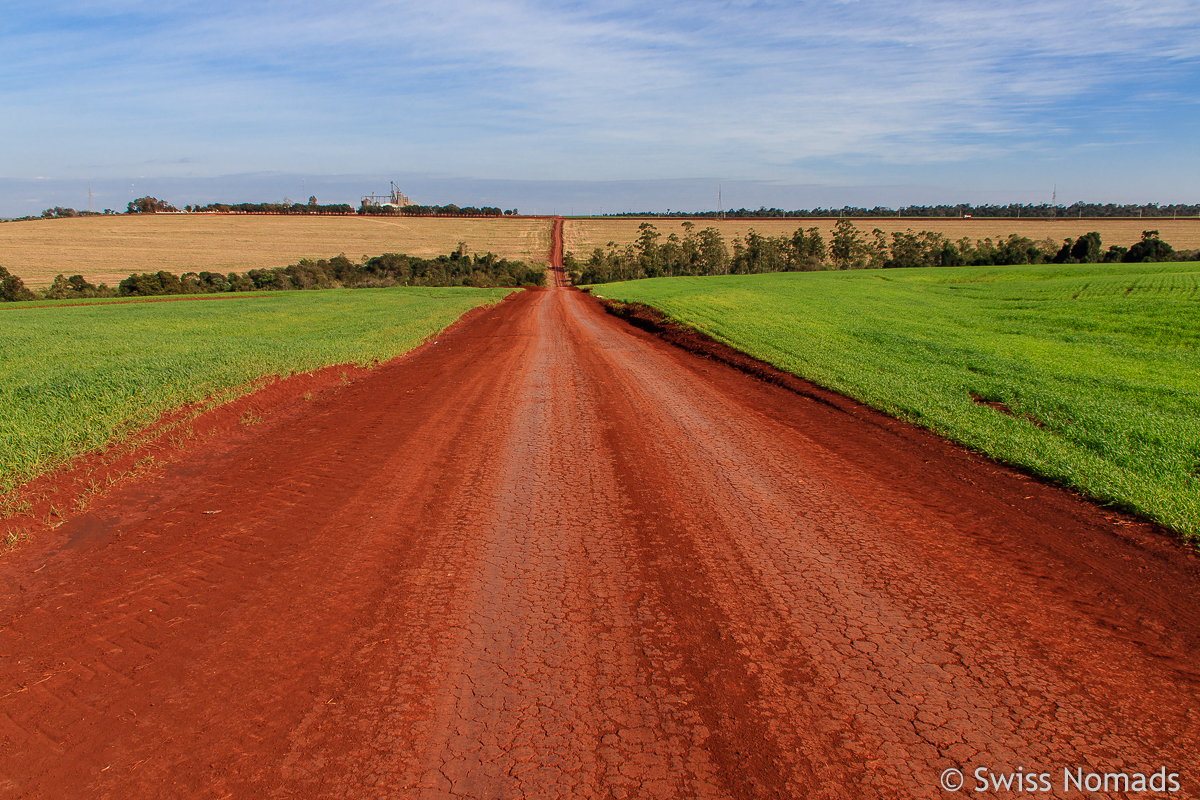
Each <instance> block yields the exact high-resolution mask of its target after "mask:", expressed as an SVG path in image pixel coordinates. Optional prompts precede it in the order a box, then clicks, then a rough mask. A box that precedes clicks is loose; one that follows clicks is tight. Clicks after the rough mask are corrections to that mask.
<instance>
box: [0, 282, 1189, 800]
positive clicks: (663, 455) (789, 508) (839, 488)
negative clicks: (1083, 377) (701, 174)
mask: <svg viewBox="0 0 1200 800" xmlns="http://www.w3.org/2000/svg"><path fill="white" fill-rule="evenodd" d="M814 397H816V398H817V399H813V398H811V397H806V396H803V395H800V394H796V393H794V392H790V391H787V390H786V389H783V388H780V387H777V386H773V385H769V384H767V383H763V382H760V381H756V380H754V379H752V378H749V377H747V376H746V375H744V374H742V373H740V372H736V371H734V370H732V369H729V368H727V367H724V366H722V365H720V364H718V363H716V362H714V361H710V360H705V359H703V358H700V357H697V356H695V355H692V354H690V353H687V352H684V351H682V350H679V349H677V348H673V347H671V346H669V345H667V344H664V343H663V342H661V341H660V340H658V339H656V338H654V337H653V336H651V335H650V334H647V333H643V332H642V331H640V330H637V329H635V328H633V327H631V326H629V325H628V324H627V323H625V322H623V321H620V320H618V319H615V318H613V317H611V316H609V315H607V314H605V313H604V312H603V310H602V309H601V308H600V307H599V305H598V303H597V302H596V301H595V300H594V299H592V298H589V297H587V296H586V295H583V294H580V293H578V292H575V291H572V290H567V289H558V288H556V289H549V290H540V291H530V292H524V293H521V294H520V295H517V296H515V297H513V298H511V299H509V300H508V301H506V302H504V303H502V304H500V305H498V306H496V307H493V308H492V309H490V310H488V311H486V312H485V313H481V314H478V315H476V316H474V317H473V318H472V319H470V320H469V321H467V322H464V323H462V324H460V325H458V326H456V327H455V328H453V329H451V330H450V331H449V332H447V333H445V334H443V335H442V336H440V337H439V339H438V341H437V343H436V344H433V343H431V344H428V345H426V346H425V347H423V348H422V349H420V350H419V351H417V352H415V353H413V354H411V355H409V356H408V357H406V358H403V359H400V360H398V361H396V362H393V363H391V364H387V365H383V366H381V367H379V368H377V369H374V370H371V371H369V372H367V373H366V374H365V375H364V376H362V377H359V378H357V379H356V380H354V381H352V382H351V383H350V384H349V385H347V386H344V387H341V388H339V389H338V390H337V391H328V392H321V393H317V394H315V395H313V396H312V397H311V398H310V399H307V400H303V401H298V402H297V403H294V404H292V405H288V406H286V407H281V410H279V411H278V412H277V413H272V412H270V411H269V410H265V411H263V416H264V421H263V422H261V423H260V424H257V425H253V426H251V427H248V428H244V429H243V430H241V431H240V432H238V433H235V434H230V435H221V436H216V437H213V438H211V439H208V440H206V441H204V442H202V443H200V444H197V445H196V446H195V447H194V448H193V449H192V450H191V451H189V452H188V453H187V454H186V455H185V457H182V458H179V459H177V460H176V461H174V462H172V463H171V464H169V465H167V466H166V467H164V468H163V469H162V470H160V471H159V473H158V474H156V475H155V476H153V477H151V478H150V479H147V480H145V481H143V482H140V483H138V484H136V485H131V486H126V487H125V488H122V489H120V490H117V491H114V492H113V493H112V494H110V495H109V496H108V497H107V498H106V499H104V500H103V501H101V502H100V503H98V504H97V505H95V506H93V508H92V509H91V510H90V511H89V512H88V513H86V514H84V515H82V516H78V517H75V518H74V519H72V520H70V521H69V522H67V523H66V524H64V525H62V526H61V527H59V528H57V529H56V530H55V531H53V532H52V533H51V534H47V535H45V536H43V537H40V538H38V539H37V540H35V541H32V542H29V543H27V544H25V545H24V546H22V547H20V548H18V549H17V550H15V551H13V552H10V553H8V554H7V555H5V556H2V557H0V745H2V746H0V797H4V798H18V797H19V798H35V797H36V798H47V797H63V798H84V797H87V798H106V797H110V798H123V799H125V800H128V799H129V798H163V797H188V798H226V797H237V798H242V797H245V798H251V797H253V798H296V797H300V798H424V797H431V798H433V797H445V798H450V797H454V798H481V799H483V798H487V799H488V800H491V799H493V798H534V797H546V798H550V797H561V798H592V797H596V798H600V797H618V798H621V797H629V798H667V797H680V798H690V797H736V798H748V797H814V798H869V797H881V798H893V797H894V798H900V797H904V798H907V797H942V796H950V795H948V794H947V793H946V792H945V791H944V790H943V789H942V788H941V787H940V786H939V781H940V780H941V779H942V776H943V773H944V772H945V771H946V770H948V769H959V770H961V771H962V773H963V779H964V780H965V786H964V788H963V789H962V794H964V795H970V796H973V797H975V796H998V797H1002V796H1013V797H1015V796H1018V793H1016V792H1006V791H1003V790H1001V791H993V790H992V788H991V787H992V784H990V783H989V784H988V785H989V792H988V793H985V794H976V793H972V791H971V790H972V789H974V788H976V787H977V785H978V784H977V781H978V780H979V779H978V778H977V775H978V774H979V773H977V772H976V770H979V769H984V770H988V771H989V772H985V773H983V774H984V779H985V780H988V781H991V780H993V778H995V777H997V776H998V777H999V778H1000V779H1001V780H1003V779H1004V776H1005V775H1007V776H1008V780H1009V781H1010V784H1009V785H1011V781H1012V780H1013V778H1012V775H1013V774H1016V773H1017V770H1018V768H1020V769H1021V770H1022V772H1021V773H1020V774H1021V775H1024V774H1025V773H1026V772H1034V773H1037V774H1039V775H1040V774H1042V773H1045V774H1047V775H1049V776H1050V780H1051V781H1052V784H1053V792H1052V794H1053V795H1054V796H1076V797H1082V796H1087V795H1085V794H1084V793H1082V792H1067V793H1064V792H1063V791H1062V789H1063V781H1064V776H1063V771H1064V770H1069V771H1070V773H1069V774H1070V775H1073V776H1077V777H1078V778H1079V779H1080V780H1088V779H1089V776H1091V775H1092V774H1095V775H1101V774H1103V773H1106V772H1107V773H1110V774H1113V775H1116V774H1119V773H1128V774H1130V775H1131V776H1132V775H1135V774H1137V773H1139V772H1140V773H1143V774H1146V775H1149V774H1151V773H1154V772H1156V771H1157V770H1159V769H1160V768H1164V767H1165V768H1166V769H1167V770H1168V772H1169V773H1177V774H1178V775H1179V778H1178V779H1177V780H1178V781H1179V782H1180V785H1181V793H1178V794H1175V795H1172V796H1196V792H1197V790H1198V787H1200V783H1198V781H1200V748H1198V747H1197V744H1198V741H1197V739H1198V733H1200V691H1198V689H1200V657H1198V653H1200V647H1198V646H1197V645H1198V644H1200V636H1198V634H1197V631H1198V630H1200V625H1198V622H1200V615H1198V612H1197V610H1196V603H1195V602H1194V598H1195V597H1196V596H1197V594H1196V592H1197V588H1198V587H1200V581H1198V580H1197V577H1196V575H1197V570H1196V561H1195V559H1194V558H1193V557H1190V556H1188V555H1187V554H1186V553H1184V552H1183V551H1182V550H1181V549H1180V548H1178V547H1176V546H1175V545H1173V544H1172V543H1171V542H1170V541H1169V539H1167V538H1165V537H1163V536H1161V535H1160V534H1159V533H1157V532H1155V531H1154V530H1153V529H1152V528H1151V527H1150V526H1148V525H1144V524H1140V523H1130V522H1129V521H1128V520H1125V519H1122V518H1120V517H1118V516H1117V515H1114V514H1110V513H1106V512H1104V511H1103V510H1101V509H1098V508H1096V507H1093V506H1091V505H1088V504H1086V503H1083V502H1081V501H1079V500H1078V499H1076V498H1074V497H1073V496H1071V495H1069V494H1067V493H1065V492H1062V491H1060V490H1057V489H1054V488H1051V487H1047V486H1044V485H1042V484H1040V483H1038V482H1036V481H1033V480H1030V479H1028V478H1026V477H1024V476H1022V475H1019V474H1017V473H1014V472H1011V471H1008V470H1005V469H1003V468H1000V467H997V466H995V465H993V464H991V463H990V462H987V461H986V460H984V459H981V458H979V457H976V456H973V455H970V454H967V453H964V452H962V451H960V450H958V449H957V448H954V447H952V446H950V445H948V444H946V443H945V442H942V441H941V440H939V439H937V438H936V437H934V436H932V435H929V434H926V433H923V432H921V431H918V430H915V429H912V428H910V427H908V426H906V425H903V424H901V423H898V422H895V421H892V420H888V419H886V418H883V417H882V416H880V415H877V414H875V413H873V412H871V411H869V410H868V409H865V408H862V407H861V406H858V405H856V404H854V403H852V402H849V401H844V400H838V399H837V398H832V399H831V398H829V397H823V396H819V395H814ZM948 774H949V775H950V777H951V779H953V775H954V773H948ZM1021 780H1024V778H1023V777H1022V778H1021ZM1031 780H1032V778H1031ZM1114 785H1115V784H1114ZM1041 796H1050V795H1049V794H1046V795H1041ZM1091 796H1106V793H1105V792H1103V791H1102V792H1098V793H1094V794H1092V795H1091ZM1112 796H1118V795H1116V794H1112ZM1131 796H1134V795H1131Z"/></svg>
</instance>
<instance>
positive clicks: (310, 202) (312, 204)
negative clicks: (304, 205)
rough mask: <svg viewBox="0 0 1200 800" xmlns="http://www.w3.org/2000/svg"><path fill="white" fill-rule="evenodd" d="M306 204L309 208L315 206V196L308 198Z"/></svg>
mask: <svg viewBox="0 0 1200 800" xmlns="http://www.w3.org/2000/svg"><path fill="white" fill-rule="evenodd" d="M308 204H309V205H310V206H315V205H317V196H316V195H315V194H314V195H312V196H311V197H309V198H308Z"/></svg>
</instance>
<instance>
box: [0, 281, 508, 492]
mask: <svg viewBox="0 0 1200 800" xmlns="http://www.w3.org/2000/svg"><path fill="white" fill-rule="evenodd" d="M512 291H513V290H512V289H467V288H457V287H456V288H448V289H446V288H443V289H432V288H394V289H366V290H362V289H360V290H336V289H335V290H329V291H323V292H278V293H271V294H270V295H267V296H243V297H237V296H229V297H228V298H222V299H210V300H196V301H183V302H168V303H146V302H137V303H111V302H109V303H100V304H95V305H74V306H72V305H69V304H62V303H58V304H53V305H50V304H38V305H36V306H34V305H33V304H29V305H26V304H4V305H2V306H0V494H3V493H4V492H6V491H9V490H11V489H12V488H14V487H15V486H17V485H19V484H20V483H22V482H24V481H26V480H28V479H30V478H31V477H33V476H35V475H38V474H40V473H44V472H46V471H48V470H52V469H54V468H56V467H58V466H60V465H62V464H63V463H64V462H66V461H67V460H69V459H70V458H71V457H73V456H75V455H78V454H80V453H84V452H87V451H90V450H93V449H95V448H99V447H102V446H104V445H106V444H108V443H110V442H112V441H114V440H118V439H120V438H121V437H123V436H126V435H128V434H130V433H132V432H135V431H137V430H138V429H140V428H142V427H144V426H146V425H147V424H149V423H151V422H153V421H154V419H156V418H157V417H158V415H160V414H161V413H162V412H164V411H167V410H169V409H172V408H177V407H180V406H183V405H186V404H189V403H193V402H196V401H201V400H205V399H207V398H211V397H213V396H214V395H217V394H219V393H222V392H226V391H228V390H231V389H235V388H237V387H244V386H246V385H247V384H248V383H249V382H251V381H253V380H254V379H256V378H260V377H263V376H266V375H272V374H279V375H287V374H289V373H291V372H307V371H309V370H313V369H317V368H319V367H324V366H329V365H331V364H344V363H349V362H355V363H358V364H363V365H365V364H370V363H371V362H372V361H374V360H376V359H377V360H379V361H386V360H387V359H390V358H393V357H395V356H397V355H399V354H401V353H403V352H405V351H407V350H410V349H412V348H413V347H415V346H416V345H418V344H420V343H421V342H422V341H423V340H424V339H425V337H427V336H429V335H431V334H434V333H436V332H438V331H440V330H442V329H443V328H445V327H446V326H447V325H449V324H450V323H451V322H453V321H454V320H456V319H457V318H458V317H460V316H461V315H462V314H464V313H465V312H467V311H468V310H470V309H472V308H474V307H476V306H479V305H483V304H488V303H495V302H499V301H500V300H501V299H502V298H504V297H505V296H506V295H508V294H510V293H511V292H512Z"/></svg>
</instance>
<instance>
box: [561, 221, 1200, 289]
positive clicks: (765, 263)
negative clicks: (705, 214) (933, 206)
mask: <svg viewBox="0 0 1200 800" xmlns="http://www.w3.org/2000/svg"><path fill="white" fill-rule="evenodd" d="M695 228H696V226H695V223H692V222H684V223H683V229H684V233H683V236H680V235H679V234H676V233H671V234H669V235H668V236H667V237H666V238H665V239H664V238H663V236H662V234H661V233H660V232H659V231H658V229H657V228H656V227H655V226H654V225H653V223H650V222H643V223H642V224H641V225H639V226H638V231H639V234H638V238H637V239H636V240H635V241H634V242H631V243H629V244H627V245H625V246H624V247H619V246H618V245H617V244H616V243H615V242H609V243H608V245H607V246H606V247H603V248H601V247H597V248H595V249H594V250H593V251H592V252H591V254H590V255H589V256H587V258H586V259H580V258H579V257H577V256H575V254H573V253H567V254H566V255H565V256H564V258H563V266H564V267H565V269H566V270H567V272H568V273H569V274H570V275H571V278H572V280H573V281H574V282H575V283H577V284H590V283H608V282H611V281H625V280H635V279H638V278H659V277H676V276H683V275H748V274H755V273H762V272H798V271H811V270H824V269H879V268H883V269H890V268H897V267H957V266H988V265H1017V264H1046V263H1053V264H1084V263H1113V262H1145V261H1175V260H1180V261H1183V260H1197V259H1200V251H1195V250H1192V251H1186V252H1182V253H1177V252H1176V251H1175V250H1174V248H1172V247H1171V245H1169V244H1168V243H1166V242H1164V241H1163V240H1162V238H1161V237H1160V236H1159V232H1158V231H1156V230H1147V231H1143V232H1142V238H1141V240H1140V241H1138V242H1135V243H1134V244H1133V245H1131V246H1130V247H1123V246H1120V245H1113V246H1111V247H1109V248H1108V249H1107V250H1103V249H1102V243H1101V240H1100V234H1099V233H1097V232H1095V231H1091V232H1088V233H1085V234H1083V235H1082V236H1080V237H1079V238H1078V239H1066V240H1064V241H1063V242H1062V243H1061V244H1060V243H1059V242H1057V241H1056V240H1053V239H1043V240H1041V241H1034V240H1032V239H1030V238H1028V237H1026V236H1020V235H1017V234H1012V235H1010V236H1009V237H1008V238H1007V239H1000V240H997V241H993V240H992V239H990V238H986V239H978V240H974V241H972V240H971V239H970V238H969V237H963V238H961V239H958V240H956V241H951V240H950V239H949V238H948V237H947V236H945V235H944V234H942V233H938V232H935V231H920V232H918V233H914V232H913V231H912V230H911V229H910V230H908V231H897V232H894V233H892V234H890V235H888V234H886V233H884V232H883V231H881V230H880V229H878V228H875V229H874V230H873V231H872V232H871V233H870V234H865V233H864V232H862V231H860V230H859V229H858V228H857V227H856V226H855V225H854V223H853V222H851V221H850V220H848V219H840V220H838V222H837V223H836V224H835V225H834V230H833V234H832V236H831V237H830V238H829V241H828V242H826V241H825V238H824V237H823V236H822V234H821V230H820V228H817V227H811V228H808V229H807V230H806V229H804V228H797V229H796V231H795V232H794V233H792V234H791V235H783V236H764V235H762V234H760V233H758V232H756V231H754V230H750V231H749V232H747V233H746V235H745V236H744V237H741V238H739V239H735V240H734V241H733V251H732V253H731V252H730V250H729V248H727V247H726V245H725V241H724V239H723V238H722V236H721V233H720V231H718V230H717V229H716V228H711V227H710V228H704V229H703V230H700V231H697V230H696V229H695Z"/></svg>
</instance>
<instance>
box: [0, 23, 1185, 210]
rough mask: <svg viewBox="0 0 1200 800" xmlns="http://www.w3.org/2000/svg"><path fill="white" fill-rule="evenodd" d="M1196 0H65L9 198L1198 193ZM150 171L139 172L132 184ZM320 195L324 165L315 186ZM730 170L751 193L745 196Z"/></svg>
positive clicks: (39, 72) (1131, 196)
mask: <svg viewBox="0 0 1200 800" xmlns="http://www.w3.org/2000/svg"><path fill="white" fill-rule="evenodd" d="M1197 131H1200V6H1198V5H1197V3H1196V0H1153V2H1150V1H1149V0H1145V1H1144V0H1090V1H1089V2H1086V3H1085V2H1081V1H1079V0H1070V1H1069V2H1068V1H1067V0H1038V1H1037V2H1023V1H1018V2H1009V3H997V2H994V0H987V1H986V2H981V1H977V0H958V1H957V2H948V1H944V0H907V2H902V3H901V2H895V0H887V1H886V2H883V1H880V0H848V1H846V2H836V1H834V0H824V1H823V2H786V3H784V2H729V3H716V2H689V3H673V2H660V3H657V4H648V3H645V2H637V3H634V2H600V3H563V2H471V1H470V0H442V1H441V2H438V3H409V2H377V1H375V0H362V2H358V3H356V4H342V3H329V2H319V3H318V2H304V1H301V2H286V3H284V2H253V0H250V1H248V2H239V3H231V2H224V0H206V2H197V3H191V2H174V3H172V2H120V3H118V2H105V0H80V1H79V2H70V3H66V2H54V0H50V1H49V2H41V3H38V4H32V3H30V4H20V6H18V7H16V8H13V7H9V8H6V9H5V12H4V15H3V17H2V18H0V215H15V214H27V213H37V212H39V211H41V209H42V208H45V207H47V206H50V205H71V206H74V207H77V208H83V207H86V205H87V183H88V181H91V183H92V186H93V190H94V192H95V194H96V201H95V202H96V205H97V207H98V208H102V207H105V206H109V207H113V208H124V205H125V203H126V202H128V200H129V199H130V197H129V195H130V194H136V195H137V196H141V195H143V194H156V195H157V196H163V197H166V199H169V200H171V201H173V202H175V203H176V204H179V205H182V204H184V203H192V202H208V201H210V200H216V199H224V200H227V201H241V200H256V201H265V200H281V199H282V198H283V197H284V196H289V197H291V198H292V199H300V196H301V194H302V193H303V192H305V191H310V189H309V187H310V186H311V187H317V188H319V189H320V191H317V192H316V193H317V194H318V195H319V199H320V200H321V201H322V202H335V201H348V202H357V199H358V196H359V195H361V194H365V193H368V192H372V191H376V192H378V191H383V190H385V189H386V188H387V182H388V180H391V179H395V180H397V182H399V183H400V184H401V186H402V187H403V188H404V189H405V191H406V192H407V193H408V194H409V195H410V196H411V197H412V198H413V199H414V200H415V201H417V202H426V203H447V202H457V203H459V204H467V203H480V202H487V204H490V205H500V206H503V207H505V208H508V207H513V206H516V207H519V208H520V209H521V210H522V211H528V212H547V211H551V210H556V211H558V212H559V213H569V212H570V211H574V212H575V213H585V212H586V213H594V212H596V211H598V210H600V209H601V208H603V207H604V206H605V205H606V204H608V210H624V208H626V207H633V208H646V209H652V210H661V209H665V208H675V209H683V210H700V209H707V208H712V207H714V206H715V204H716V187H717V186H718V185H721V186H727V187H729V192H726V195H727V196H726V197H725V200H726V202H725V205H726V206H730V205H736V206H748V207H757V206H759V205H768V206H771V205H781V206H784V207H788V208H797V207H810V206H814V205H841V204H845V203H852V204H856V205H875V204H877V203H878V204H881V205H889V206H896V205H902V204H906V203H933V202H957V201H961V200H966V201H972V202H1009V201H1019V202H1043V201H1048V200H1049V199H1050V191H1051V188H1052V187H1053V186H1055V185H1057V187H1058V199H1059V200H1060V201H1063V202H1065V203H1070V202H1072V201H1074V200H1086V201H1113V202H1197V201H1198V200H1200V191H1198V188H1197V187H1198V185H1200V181H1198V180H1197V178H1198V177H1200V154H1198V153H1197V145H1200V136H1198V135H1197ZM130 184H132V187H131V186H130ZM312 191H316V189H313V190H311V191H310V193H312ZM730 194H731V195H732V197H730V196H729V195H730Z"/></svg>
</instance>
